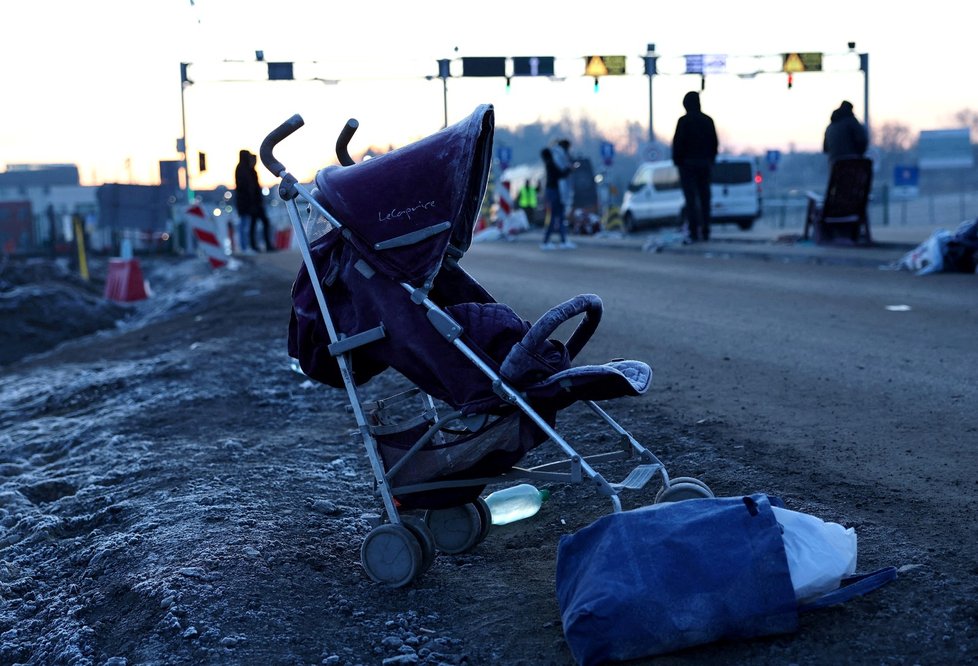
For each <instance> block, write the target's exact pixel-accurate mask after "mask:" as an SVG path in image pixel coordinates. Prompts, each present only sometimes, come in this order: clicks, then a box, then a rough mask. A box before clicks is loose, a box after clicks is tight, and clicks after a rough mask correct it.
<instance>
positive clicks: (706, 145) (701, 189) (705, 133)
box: [672, 91, 720, 242]
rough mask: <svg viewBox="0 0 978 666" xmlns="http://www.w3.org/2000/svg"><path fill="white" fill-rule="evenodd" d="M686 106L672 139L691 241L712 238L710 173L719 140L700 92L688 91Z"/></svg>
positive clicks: (685, 98)
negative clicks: (701, 103)
mask: <svg viewBox="0 0 978 666" xmlns="http://www.w3.org/2000/svg"><path fill="white" fill-rule="evenodd" d="M683 107H684V108H685V109H686V114H685V115H683V116H680V118H679V121H678V122H677V123H676V133H675V135H674V136H673V139H672V162H673V164H675V165H676V166H677V167H679V180H680V183H681V184H682V187H683V197H684V198H685V200H686V220H687V222H688V225H689V230H688V231H689V240H690V241H693V242H695V241H698V240H709V239H710V176H711V174H712V171H713V164H714V163H715V162H716V158H717V152H718V149H719V144H720V142H719V140H718V139H717V130H716V126H715V125H714V124H713V118H711V117H710V116H708V115H706V114H705V113H703V111H702V110H701V109H700V95H699V93H698V92H694V91H690V92H688V93H686V96H685V97H683Z"/></svg>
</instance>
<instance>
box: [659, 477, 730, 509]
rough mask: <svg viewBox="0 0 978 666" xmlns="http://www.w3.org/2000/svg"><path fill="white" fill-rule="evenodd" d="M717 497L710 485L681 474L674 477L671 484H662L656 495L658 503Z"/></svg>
mask: <svg viewBox="0 0 978 666" xmlns="http://www.w3.org/2000/svg"><path fill="white" fill-rule="evenodd" d="M711 497H715V495H714V494H713V491H712V490H710V487H709V486H708V485H706V484H705V483H703V482H702V481H700V480H699V479H694V478H693V477H691V476H681V477H679V478H677V479H673V480H672V481H671V482H670V483H669V486H668V487H666V486H662V487H661V488H660V489H659V492H658V493H656V495H655V503H656V504H664V503H665V502H681V501H683V500H689V499H709V498H711Z"/></svg>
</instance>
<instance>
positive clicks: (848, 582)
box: [798, 567, 897, 613]
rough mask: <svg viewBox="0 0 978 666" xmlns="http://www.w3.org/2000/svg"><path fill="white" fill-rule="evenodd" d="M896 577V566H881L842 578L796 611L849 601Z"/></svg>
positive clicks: (800, 611) (801, 611)
mask: <svg viewBox="0 0 978 666" xmlns="http://www.w3.org/2000/svg"><path fill="white" fill-rule="evenodd" d="M896 577H897V570H896V567H883V568H882V569H878V570H876V571H874V572H872V573H866V574H859V575H857V576H849V577H848V578H843V579H842V585H841V586H840V587H838V588H836V589H834V590H832V591H831V592H826V593H825V594H823V595H822V596H820V597H818V598H816V599H814V600H812V601H809V602H808V603H806V604H802V605H800V606H799V607H798V612H799V613H804V612H806V611H811V610H817V609H819V608H826V607H828V606H834V605H835V604H841V603H842V602H844V601H849V600H850V599H852V598H853V597H858V596H861V595H863V594H866V593H868V592H872V591H873V590H875V589H876V588H878V587H882V586H883V585H885V584H886V583H889V582H890V581H891V580H896Z"/></svg>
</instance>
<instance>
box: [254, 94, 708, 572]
mask: <svg viewBox="0 0 978 666" xmlns="http://www.w3.org/2000/svg"><path fill="white" fill-rule="evenodd" d="M302 125H303V120H302V118H301V117H299V116H298V115H296V116H293V117H292V118H290V119H289V120H288V121H286V122H285V123H283V124H282V125H281V126H279V127H278V128H276V129H275V130H274V131H272V132H271V133H270V134H269V135H268V136H267V137H266V138H265V140H264V142H263V143H262V146H261V159H262V162H263V163H264V165H265V166H266V167H267V168H268V170H269V171H271V172H272V173H273V174H274V175H275V176H277V177H279V178H281V184H280V186H279V195H280V196H281V198H282V199H283V200H284V201H285V202H286V208H287V210H288V213H289V217H290V220H291V222H292V226H293V229H294V232H295V234H296V237H297V239H298V245H299V249H300V251H301V253H302V258H303V265H302V267H301V268H300V269H299V273H298V276H297V277H296V280H295V283H294V285H293V288H292V302H293V307H292V316H291V320H290V324H289V338H288V349H289V355H290V356H292V357H293V358H295V359H297V360H298V361H299V364H300V366H301V368H302V371H303V372H304V373H305V374H306V375H308V376H309V377H310V378H312V379H314V380H317V381H319V382H322V383H325V384H327V385H329V386H333V387H336V388H342V389H345V390H346V393H347V396H348V398H349V401H350V406H351V409H352V412H353V414H354V417H355V418H356V422H357V425H358V436H359V437H360V438H361V439H362V440H363V444H364V446H365V448H366V451H367V456H368V458H369V461H370V466H371V469H372V472H373V475H374V479H375V489H376V494H377V495H379V497H380V498H381V500H382V502H383V513H382V515H381V516H380V517H379V518H378V519H377V520H376V521H375V523H376V524H375V525H374V526H373V528H372V530H371V531H370V532H369V533H368V535H367V536H366V538H365V539H364V541H363V544H362V546H361V549H360V553H361V562H362V564H363V567H364V569H365V571H366V573H367V574H368V575H369V576H370V578H372V579H373V580H374V581H376V582H378V583H382V584H385V585H388V586H392V587H400V586H403V585H407V584H409V583H410V582H412V581H413V580H414V579H415V578H417V576H419V575H421V574H422V573H423V572H424V571H425V570H427V568H428V567H429V566H430V565H431V563H432V561H433V560H434V557H435V553H436V551H440V552H443V553H448V554H456V553H462V552H466V551H468V550H470V549H472V548H473V547H474V546H475V545H477V544H478V543H479V542H481V541H482V540H483V539H484V538H485V537H486V535H487V534H488V532H489V529H490V525H491V516H490V513H489V508H488V506H487V505H486V503H485V500H483V499H482V498H481V497H480V494H481V493H482V492H483V490H484V489H485V488H486V487H487V486H488V485H490V484H499V483H506V482H512V481H513V480H515V479H528V480H537V481H543V482H552V483H589V484H592V485H593V486H594V487H596V489H597V491H598V492H599V493H600V494H602V495H604V496H606V497H607V498H609V499H610V501H611V503H612V507H613V510H614V511H621V500H620V498H619V493H620V492H622V491H626V490H638V489H641V488H643V487H645V486H646V484H647V483H648V482H649V481H650V480H651V479H652V478H654V477H657V476H658V477H661V480H662V486H661V488H660V490H659V492H658V495H657V496H656V501H657V502H664V501H675V500H680V499H690V498H700V497H712V496H713V493H712V492H711V491H710V489H709V488H708V487H707V486H706V484H704V483H703V482H701V481H699V480H697V479H693V478H689V477H684V478H681V479H672V480H670V478H669V475H668V474H667V473H666V470H665V467H664V466H663V464H662V463H661V462H659V460H658V459H657V458H656V457H655V456H654V455H653V454H652V453H651V452H650V451H649V450H648V449H647V448H645V447H644V446H643V445H642V444H640V443H639V442H638V441H637V440H636V439H635V438H634V437H632V436H631V435H630V434H629V433H628V432H627V431H626V430H625V429H624V428H622V427H621V426H620V425H619V424H618V423H617V422H615V421H614V420H613V419H612V418H611V416H609V415H608V414H607V413H606V412H605V411H604V410H603V409H602V408H601V407H600V406H599V405H598V404H597V401H601V400H609V399H614V398H620V397H625V396H638V395H641V394H643V393H645V391H646V390H647V389H648V386H649V383H650V382H651V379H652V370H651V368H650V367H649V366H648V365H647V364H645V363H643V362H640V361H629V360H614V361H611V362H609V363H605V364H603V365H584V366H572V365H571V361H572V360H573V359H574V357H575V356H577V354H578V353H579V352H580V351H581V349H582V348H583V347H584V345H585V344H586V343H587V341H588V340H589V339H590V337H591V335H592V334H593V333H594V331H595V329H596V328H597V326H598V322H599V321H600V318H601V313H602V304H601V299H600V298H598V296H596V295H594V294H582V295H579V296H576V297H575V298H572V299H570V300H568V301H566V302H565V303H561V304H560V305H558V306H556V307H554V308H552V309H551V310H550V311H549V312H547V313H546V314H545V315H544V316H542V317H541V318H540V319H539V320H538V321H536V322H535V323H534V324H532V325H531V324H530V323H529V322H527V321H525V320H523V319H522V318H520V317H519V316H518V315H517V314H516V313H515V312H513V310H512V309H511V308H509V307H508V306H506V305H504V304H502V303H497V302H496V301H495V300H494V299H493V298H492V296H491V295H490V294H489V293H488V292H487V291H486V290H485V289H484V288H483V287H482V286H481V285H479V284H478V282H476V281H475V280H474V279H473V278H472V277H471V276H469V275H468V274H467V273H466V272H465V270H464V269H462V267H461V266H459V260H460V259H461V258H462V257H463V255H464V254H465V252H466V250H468V248H469V244H470V242H471V239H472V232H473V226H474V224H475V222H476V220H477V219H478V217H479V212H480V208H481V203H482V200H483V198H484V196H485V191H486V184H487V180H488V177H489V171H490V163H491V156H492V139H493V127H494V115H493V107H492V106H491V105H481V106H479V107H478V108H476V110H475V111H474V112H473V113H472V114H471V115H469V116H468V117H467V118H465V119H464V120H462V121H460V122H458V123H456V124H455V125H452V126H450V127H447V128H446V129H443V130H441V131H440V132H437V133H436V134H433V135H431V136H429V137H427V138H424V139H421V140H420V141H417V142H415V143H413V144H410V145H408V146H405V147H403V148H399V149H397V150H394V151H392V152H390V153H387V154H386V155H382V156H380V157H376V158H373V159H370V160H365V161H363V162H360V163H357V164H355V163H354V162H353V160H352V159H351V158H350V156H349V152H348V150H347V146H348V144H349V141H350V139H351V137H352V136H353V133H354V132H355V131H356V128H357V122H356V121H355V120H350V121H349V122H348V123H347V126H346V127H345V128H344V129H343V131H342V132H341V133H340V137H339V139H338V140H337V144H336V151H337V156H338V158H339V161H340V163H341V166H330V167H326V168H324V169H322V170H320V171H319V172H318V174H317V175H316V178H315V187H314V188H313V189H312V190H311V191H310V190H309V189H307V188H306V187H304V186H303V185H301V184H300V183H298V182H297V180H296V179H295V177H293V176H292V175H291V174H290V173H289V172H288V171H287V170H286V168H285V167H284V166H283V165H282V163H281V162H279V161H278V160H276V159H275V157H274V155H273V150H274V149H275V146H276V145H277V144H278V143H279V142H281V141H282V140H283V139H285V138H286V137H287V136H289V135H290V134H292V133H293V132H295V131H296V130H298V129H299V128H300V127H301V126H302ZM298 200H301V201H302V202H305V204H306V206H305V210H300V208H299V204H298V203H297V201H298ZM303 214H305V216H306V219H305V221H304V220H303ZM578 316H581V320H580V321H579V323H578V324H577V326H576V328H575V329H574V330H573V333H572V334H571V335H570V336H569V337H568V339H567V341H566V343H565V342H561V341H559V340H555V339H551V337H550V336H551V335H553V334H554V332H555V331H556V330H557V328H558V327H559V326H560V325H561V324H563V323H564V322H566V321H569V320H571V319H573V318H575V317H578ZM388 368H391V369H393V370H394V371H395V372H397V373H399V374H400V375H402V376H403V378H405V379H406V380H408V381H409V382H410V383H411V385H412V386H411V388H409V389H408V390H406V391H403V392H400V393H397V394H395V395H392V396H390V397H388V398H384V399H382V400H375V401H367V400H365V399H364V398H363V396H362V395H361V389H360V388H359V387H361V386H363V385H364V384H365V383H366V382H367V381H369V380H370V379H371V378H373V377H375V376H377V375H378V374H380V373H382V372H384V371H385V370H387V369H388ZM575 403H583V404H585V405H586V406H587V407H588V408H590V410H591V411H592V412H593V413H594V414H596V415H597V418H598V419H599V420H600V421H603V422H604V423H605V424H606V425H607V426H609V427H610V428H611V429H612V430H613V431H614V432H615V433H616V434H617V436H618V437H617V444H616V448H614V450H611V451H607V452H601V453H597V454H593V455H588V456H585V455H582V454H580V453H578V451H577V450H575V449H574V448H573V447H572V446H571V445H570V444H569V443H568V442H567V441H566V440H565V439H564V437H562V436H561V435H560V434H559V433H558V432H557V431H556V430H555V423H556V416H557V413H558V412H559V411H560V410H562V409H564V408H566V407H568V406H570V405H572V404H575ZM412 404H413V405H414V407H411V405H412ZM546 442H550V443H552V444H553V445H555V446H556V447H557V448H558V449H559V450H560V451H561V452H562V454H563V457H562V458H561V459H559V460H555V461H552V462H548V463H545V464H541V465H536V466H533V467H518V466H517V464H518V463H519V462H520V460H521V459H523V458H524V456H525V455H526V454H527V452H529V451H530V450H531V449H534V448H536V447H538V446H540V445H542V444H544V443H546ZM633 457H634V458H635V459H636V460H637V464H636V466H635V467H634V468H633V469H632V470H631V471H630V472H629V473H628V474H627V475H626V477H625V478H624V479H623V480H622V481H621V482H619V483H609V482H608V481H606V480H605V478H604V477H603V476H601V475H600V474H599V473H598V472H597V471H595V469H594V467H593V466H594V465H598V464H603V463H607V462H611V461H619V460H626V459H629V458H633Z"/></svg>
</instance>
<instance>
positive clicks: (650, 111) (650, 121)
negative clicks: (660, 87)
mask: <svg viewBox="0 0 978 666" xmlns="http://www.w3.org/2000/svg"><path fill="white" fill-rule="evenodd" d="M654 141H655V131H654V130H653V129H652V75H651V74H649V143H652V142H654Z"/></svg>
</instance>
